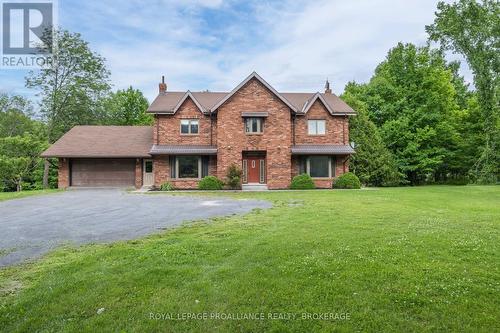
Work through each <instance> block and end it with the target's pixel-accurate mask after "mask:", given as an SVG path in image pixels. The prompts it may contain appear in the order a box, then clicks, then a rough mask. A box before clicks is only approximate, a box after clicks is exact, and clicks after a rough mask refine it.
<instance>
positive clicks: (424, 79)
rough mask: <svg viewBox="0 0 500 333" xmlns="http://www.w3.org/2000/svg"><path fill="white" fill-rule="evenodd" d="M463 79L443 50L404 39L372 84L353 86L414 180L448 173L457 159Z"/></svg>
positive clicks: (409, 178) (399, 163)
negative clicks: (459, 89) (459, 91)
mask: <svg viewBox="0 0 500 333" xmlns="http://www.w3.org/2000/svg"><path fill="white" fill-rule="evenodd" d="M457 82H458V81H457V80H456V78H455V76H454V74H453V71H452V70H450V68H449V66H448V64H447V63H446V61H445V59H444V55H443V53H442V52H440V51H439V50H431V49H430V48H429V47H421V48H418V47H416V46H414V45H412V44H406V45H403V44H401V43H399V44H398V45H397V46H396V47H395V48H393V49H391V50H390V51H389V53H388V55H387V58H386V60H384V61H383V62H382V63H381V64H380V65H378V66H377V68H376V70H375V74H374V76H373V77H372V78H371V79H370V82H369V83H367V84H363V85H355V84H351V87H348V88H349V89H348V91H349V93H351V94H353V95H354V97H355V98H356V99H357V100H359V101H361V102H362V103H364V104H365V105H366V109H367V115H368V117H369V118H370V119H371V120H372V121H373V122H374V123H375V125H376V126H377V127H378V129H379V133H380V135H381V137H382V140H383V142H384V144H385V146H386V147H387V148H388V149H389V151H390V152H391V153H392V154H393V156H394V159H395V162H396V164H397V166H398V169H399V172H401V173H402V174H403V175H404V177H405V179H406V180H407V181H409V182H410V183H411V184H419V183H423V182H426V181H428V180H429V179H434V178H436V177H437V175H441V174H442V175H444V176H447V166H448V165H449V164H453V165H456V164H457V162H456V158H457V156H460V155H461V152H460V151H459V149H460V145H459V137H460V136H459V133H458V130H457V126H456V125H457V124H458V120H457V117H458V116H459V114H460V112H461V111H460V107H459V104H458V102H459V101H458V99H457V93H456V90H455V86H456V85H457V84H458V83H457Z"/></svg>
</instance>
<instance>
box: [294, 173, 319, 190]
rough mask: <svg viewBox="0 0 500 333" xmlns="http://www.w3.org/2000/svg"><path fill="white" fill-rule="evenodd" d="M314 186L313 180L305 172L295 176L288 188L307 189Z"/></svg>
mask: <svg viewBox="0 0 500 333" xmlns="http://www.w3.org/2000/svg"><path fill="white" fill-rule="evenodd" d="M313 188H316V185H314V181H313V179H312V178H311V176H309V175H308V174H307V173H303V174H301V175H298V176H295V177H293V179H292V183H291V184H290V189H292V190H308V189H313Z"/></svg>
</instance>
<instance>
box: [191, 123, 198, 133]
mask: <svg viewBox="0 0 500 333" xmlns="http://www.w3.org/2000/svg"><path fill="white" fill-rule="evenodd" d="M197 133H198V120H192V121H191V134H197Z"/></svg>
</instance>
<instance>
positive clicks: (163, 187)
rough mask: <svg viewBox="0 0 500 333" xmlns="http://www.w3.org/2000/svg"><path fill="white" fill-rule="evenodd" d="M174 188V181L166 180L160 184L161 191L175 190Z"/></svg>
mask: <svg viewBox="0 0 500 333" xmlns="http://www.w3.org/2000/svg"><path fill="white" fill-rule="evenodd" d="M173 190H175V188H174V185H172V183H170V182H165V183H163V184H161V186H160V191H173Z"/></svg>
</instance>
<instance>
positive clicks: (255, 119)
mask: <svg viewBox="0 0 500 333" xmlns="http://www.w3.org/2000/svg"><path fill="white" fill-rule="evenodd" d="M257 122H258V119H257V118H253V119H252V132H253V133H257V132H258V131H259V129H258V126H259V124H258V123H257Z"/></svg>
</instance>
